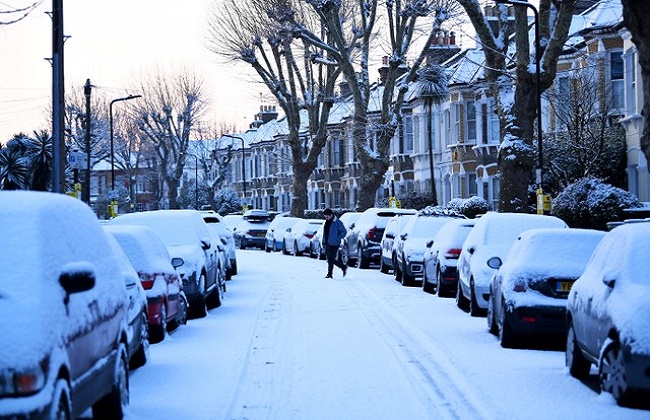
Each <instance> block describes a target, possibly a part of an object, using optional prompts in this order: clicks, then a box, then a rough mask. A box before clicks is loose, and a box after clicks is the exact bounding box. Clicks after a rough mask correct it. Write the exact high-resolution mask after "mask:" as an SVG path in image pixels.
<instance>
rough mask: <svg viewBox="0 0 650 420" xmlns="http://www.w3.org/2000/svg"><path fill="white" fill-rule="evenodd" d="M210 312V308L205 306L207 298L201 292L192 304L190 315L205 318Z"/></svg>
mask: <svg viewBox="0 0 650 420" xmlns="http://www.w3.org/2000/svg"><path fill="white" fill-rule="evenodd" d="M207 314H208V308H206V306H205V298H204V297H203V295H202V294H201V292H199V293H198V294H197V295H196V298H195V299H194V302H192V303H191V304H190V317H191V318H204V317H205V316H206V315H207Z"/></svg>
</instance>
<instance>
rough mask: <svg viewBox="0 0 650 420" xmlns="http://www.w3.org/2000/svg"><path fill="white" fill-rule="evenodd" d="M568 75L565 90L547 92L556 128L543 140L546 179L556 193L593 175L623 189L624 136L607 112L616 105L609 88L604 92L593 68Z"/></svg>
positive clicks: (573, 71)
mask: <svg viewBox="0 0 650 420" xmlns="http://www.w3.org/2000/svg"><path fill="white" fill-rule="evenodd" d="M569 74H570V76H571V77H570V78H569V83H568V84H565V85H564V86H565V88H564V89H557V90H554V91H552V90H549V91H548V96H549V104H550V109H551V111H552V112H553V115H554V117H555V119H556V120H557V126H558V128H557V130H556V133H555V134H554V135H548V136H546V138H545V139H544V150H545V154H546V161H547V165H546V166H545V171H546V173H547V177H546V179H545V183H546V185H547V186H548V187H549V188H551V191H550V192H553V193H555V194H558V193H560V192H562V190H563V189H564V188H566V187H568V186H569V185H570V184H572V183H574V182H576V181H577V180H579V179H582V178H586V177H590V176H595V177H598V178H600V179H603V180H604V181H605V182H607V183H609V184H612V185H614V186H617V187H624V186H625V176H624V174H625V165H626V145H625V135H624V132H623V128H622V127H621V126H620V124H618V123H613V124H612V122H611V117H610V116H608V115H607V111H606V110H608V109H611V108H612V106H611V105H612V100H611V98H612V92H611V88H610V89H609V90H603V86H602V84H601V83H599V81H598V74H597V72H596V71H594V69H593V68H587V69H582V70H572V71H570V72H569ZM607 98H609V99H607Z"/></svg>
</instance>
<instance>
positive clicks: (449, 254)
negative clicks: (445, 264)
mask: <svg viewBox="0 0 650 420" xmlns="http://www.w3.org/2000/svg"><path fill="white" fill-rule="evenodd" d="M460 251H461V248H449V249H448V250H447V251H446V252H445V258H449V259H456V260H457V259H458V257H459V256H460Z"/></svg>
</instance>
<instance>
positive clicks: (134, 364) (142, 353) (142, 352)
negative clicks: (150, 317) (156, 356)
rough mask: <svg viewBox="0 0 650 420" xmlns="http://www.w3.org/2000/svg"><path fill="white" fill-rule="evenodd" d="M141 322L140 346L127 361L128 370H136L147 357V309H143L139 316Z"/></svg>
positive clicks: (143, 363) (145, 361)
mask: <svg viewBox="0 0 650 420" xmlns="http://www.w3.org/2000/svg"><path fill="white" fill-rule="evenodd" d="M141 318H142V320H141V321H140V346H139V347H138V349H137V350H136V351H135V353H133V356H131V359H130V360H129V369H131V370H133V369H137V368H139V367H140V366H144V365H145V364H146V363H147V356H148V355H149V323H148V321H147V309H146V308H144V309H143V310H142V314H141Z"/></svg>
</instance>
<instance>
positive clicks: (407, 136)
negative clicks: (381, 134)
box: [402, 113, 413, 153]
mask: <svg viewBox="0 0 650 420" xmlns="http://www.w3.org/2000/svg"><path fill="white" fill-rule="evenodd" d="M402 127H403V128H404V148H403V152H404V153H413V115H411V113H407V114H404V118H403V120H402Z"/></svg>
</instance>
